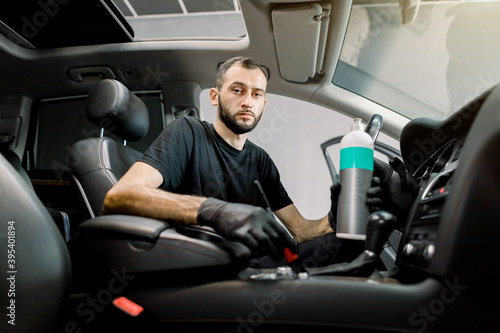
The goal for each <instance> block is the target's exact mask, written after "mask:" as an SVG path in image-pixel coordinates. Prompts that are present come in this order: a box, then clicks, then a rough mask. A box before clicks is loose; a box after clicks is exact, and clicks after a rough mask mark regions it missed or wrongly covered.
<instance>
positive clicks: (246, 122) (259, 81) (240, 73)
mask: <svg viewBox="0 0 500 333" xmlns="http://www.w3.org/2000/svg"><path fill="white" fill-rule="evenodd" d="M266 85H267V80H266V77H265V76H264V73H262V71H261V70H260V69H258V68H257V69H246V68H243V67H241V66H239V65H234V66H233V67H231V68H229V70H228V71H227V72H226V76H225V80H224V84H223V86H222V88H221V91H217V90H216V89H213V90H212V92H211V99H212V104H214V105H217V111H218V112H217V113H218V117H219V119H220V120H221V121H222V122H223V123H224V125H226V127H227V128H229V129H230V130H231V131H232V132H233V133H234V134H244V133H247V132H250V131H251V130H253V129H254V128H255V126H257V124H258V122H259V120H260V118H261V116H262V112H263V110H264V106H265V105H266V98H265V90H266ZM214 102H215V103H214Z"/></svg>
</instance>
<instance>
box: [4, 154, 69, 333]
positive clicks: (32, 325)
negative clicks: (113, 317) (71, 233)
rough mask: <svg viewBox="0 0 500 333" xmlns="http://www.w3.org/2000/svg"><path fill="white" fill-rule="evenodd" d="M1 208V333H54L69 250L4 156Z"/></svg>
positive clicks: (64, 298) (64, 296) (63, 302)
mask: <svg viewBox="0 0 500 333" xmlns="http://www.w3.org/2000/svg"><path fill="white" fill-rule="evenodd" d="M0 205H1V206H0V248H1V251H2V253H3V254H4V255H5V257H3V258H2V260H1V261H0V269H1V272H2V273H1V275H2V278H1V281H0V289H1V290H2V311H0V313H2V320H0V332H10V331H11V330H14V331H15V332H50V331H51V330H52V329H54V328H56V327H57V326H58V324H59V322H60V321H61V319H63V318H62V317H61V315H62V314H63V313H64V309H65V306H67V302H68V301H69V293H70V279H71V263H70V257H69V253H68V249H67V247H66V243H65V241H64V239H63V237H62V235H61V234H60V232H59V230H58V229H57V227H56V225H55V223H54V221H53V220H52V218H51V216H50V214H49V213H48V212H47V209H46V208H45V206H44V205H43V204H42V202H41V201H40V200H39V199H38V197H37V196H36V194H35V192H34V191H33V189H32V188H31V187H30V186H29V185H28V183H27V182H26V181H25V180H24V179H23V178H22V177H21V175H20V174H19V173H18V171H16V170H15V169H14V168H13V167H12V165H11V164H10V163H9V162H8V161H7V160H6V159H5V157H4V156H3V155H2V154H0ZM7 254H10V255H11V256H10V258H8V257H7ZM7 259H9V261H8V260H7ZM4 274H5V275H4ZM9 290H10V291H9ZM4 291H5V294H3V292H4ZM14 325H15V326H14Z"/></svg>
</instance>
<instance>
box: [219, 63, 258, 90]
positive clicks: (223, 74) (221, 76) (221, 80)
mask: <svg viewBox="0 0 500 333" xmlns="http://www.w3.org/2000/svg"><path fill="white" fill-rule="evenodd" d="M235 64H237V65H239V66H241V67H243V68H246V69H257V68H258V69H260V70H261V71H262V73H263V74H264V76H265V77H266V78H267V75H266V72H265V71H264V69H263V68H262V67H261V66H260V65H259V63H258V62H257V61H256V60H254V59H252V58H249V57H242V56H241V57H234V58H231V59H229V60H226V62H224V63H223V64H222V65H220V66H219V71H218V72H217V76H216V77H215V85H214V87H215V88H216V89H217V90H219V91H220V90H221V88H222V85H223V84H224V80H225V79H226V73H227V71H228V70H229V68H231V67H232V66H233V65H235Z"/></svg>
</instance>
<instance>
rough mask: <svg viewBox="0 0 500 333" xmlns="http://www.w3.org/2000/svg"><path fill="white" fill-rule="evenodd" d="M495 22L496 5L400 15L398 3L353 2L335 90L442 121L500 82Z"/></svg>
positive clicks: (447, 5)
mask: <svg viewBox="0 0 500 333" xmlns="http://www.w3.org/2000/svg"><path fill="white" fill-rule="evenodd" d="M403 3H404V2H403ZM407 3H418V1H413V2H412V1H409V2H407ZM413 15H415V16H414V17H413ZM403 17H404V18H405V19H406V20H407V21H410V20H411V22H408V23H405V24H403V23H402V21H403ZM499 17H500V1H421V2H420V5H419V6H416V7H413V8H406V11H404V16H403V14H402V8H401V7H400V6H399V2H398V1H387V0H386V1H380V0H373V1H367V0H364V1H361V0H358V1H356V0H355V1H354V6H353V8H352V12H351V17H350V21H349V27H348V31H347V35H346V37H345V41H344V46H343V49H342V53H341V57H340V61H339V63H338V66H337V71H336V73H335V76H334V79H333V83H334V84H336V85H338V86H341V87H343V88H345V89H348V90H350V91H352V92H354V93H356V94H359V95H361V96H364V97H366V98H368V99H370V100H373V101H374V102H376V103H379V104H381V105H384V106H385V107H387V108H390V109H392V110H394V111H396V112H398V113H400V114H402V115H404V116H406V117H408V118H410V119H413V118H416V117H434V118H439V119H443V118H446V117H447V116H448V115H450V114H451V113H452V112H454V111H456V110H458V109H459V108H460V107H462V106H464V105H466V104H467V103H468V102H470V101H471V100H473V99H474V98H475V97H476V96H478V95H480V94H481V93H483V92H485V91H486V90H488V89H489V88H491V87H492V86H494V85H495V84H497V83H498V82H500V38H498V36H500V24H498V18H499ZM412 18H413V19H412Z"/></svg>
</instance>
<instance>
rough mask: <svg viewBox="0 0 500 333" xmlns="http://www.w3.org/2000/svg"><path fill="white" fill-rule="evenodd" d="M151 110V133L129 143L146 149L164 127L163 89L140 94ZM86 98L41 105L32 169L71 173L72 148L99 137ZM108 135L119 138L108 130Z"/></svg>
mask: <svg viewBox="0 0 500 333" xmlns="http://www.w3.org/2000/svg"><path fill="white" fill-rule="evenodd" d="M137 95H138V96H139V97H140V98H141V99H142V101H143V102H144V103H145V104H146V106H147V108H148V111H149V117H150V121H149V124H150V126H149V131H148V134H147V135H146V136H145V137H144V138H143V139H141V140H140V141H137V142H127V145H128V146H130V147H132V148H134V149H136V150H138V151H141V152H144V151H145V150H146V149H147V148H148V147H149V145H150V144H151V143H152V142H153V141H154V140H155V139H156V137H157V136H158V134H159V133H160V132H161V131H162V129H163V111H162V102H161V94H160V93H159V92H147V93H137ZM85 103H86V97H76V98H70V99H52V100H44V101H41V102H40V103H39V106H38V108H37V114H38V117H37V118H36V123H35V124H34V126H36V136H35V137H33V138H32V140H31V141H32V142H31V144H30V148H28V152H27V156H26V159H27V160H28V162H27V164H28V169H29V170H30V171H33V170H38V171H52V172H55V173H56V175H57V176H58V177H62V178H66V177H67V176H69V170H70V169H69V167H68V165H67V163H66V154H67V152H68V149H69V147H70V146H71V145H72V144H73V143H75V142H77V141H79V140H82V139H85V138H91V137H99V134H100V130H99V129H98V128H97V126H95V125H94V124H92V123H91V122H90V121H89V120H88V119H87V117H86V113H85ZM104 135H105V136H110V137H113V138H115V139H117V140H118V138H117V137H116V136H114V135H113V134H111V133H109V132H107V131H105V132H104Z"/></svg>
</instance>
